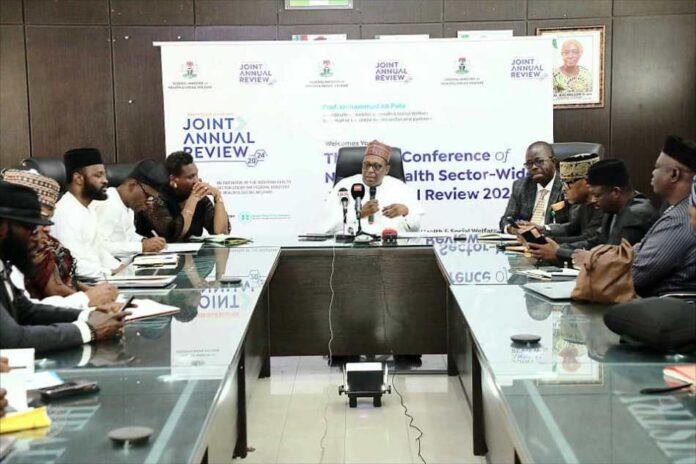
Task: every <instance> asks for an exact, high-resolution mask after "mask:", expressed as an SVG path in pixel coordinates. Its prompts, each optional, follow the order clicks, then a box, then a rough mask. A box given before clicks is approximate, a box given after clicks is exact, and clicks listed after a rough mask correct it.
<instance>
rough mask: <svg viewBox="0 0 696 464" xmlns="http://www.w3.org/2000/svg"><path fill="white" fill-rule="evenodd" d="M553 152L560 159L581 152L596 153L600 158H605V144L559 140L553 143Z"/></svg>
mask: <svg viewBox="0 0 696 464" xmlns="http://www.w3.org/2000/svg"><path fill="white" fill-rule="evenodd" d="M551 146H552V147H553V153H554V154H555V155H556V159H557V160H558V161H561V160H564V159H566V158H568V157H569V156H573V155H577V154H579V153H596V154H598V155H599V158H600V159H604V145H602V144H601V143H592V142H559V143H552V144H551Z"/></svg>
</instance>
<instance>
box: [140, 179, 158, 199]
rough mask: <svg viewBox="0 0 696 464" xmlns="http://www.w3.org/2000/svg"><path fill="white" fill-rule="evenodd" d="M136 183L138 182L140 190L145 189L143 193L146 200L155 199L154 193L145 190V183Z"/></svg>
mask: <svg viewBox="0 0 696 464" xmlns="http://www.w3.org/2000/svg"><path fill="white" fill-rule="evenodd" d="M136 183H137V184H138V187H140V190H142V191H143V195H145V201H147V202H153V201H155V197H154V195H150V194H149V193H147V190H145V187H143V184H141V183H140V182H136Z"/></svg>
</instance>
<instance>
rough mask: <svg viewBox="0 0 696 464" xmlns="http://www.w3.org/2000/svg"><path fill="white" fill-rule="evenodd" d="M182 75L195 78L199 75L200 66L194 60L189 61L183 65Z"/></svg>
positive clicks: (186, 77) (185, 77)
mask: <svg viewBox="0 0 696 464" xmlns="http://www.w3.org/2000/svg"><path fill="white" fill-rule="evenodd" d="M181 71H182V72H181V77H183V78H184V79H195V78H196V77H198V66H196V63H194V62H193V61H187V62H186V64H184V65H182V66H181Z"/></svg>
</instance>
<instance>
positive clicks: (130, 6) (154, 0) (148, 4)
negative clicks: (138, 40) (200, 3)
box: [111, 0, 194, 26]
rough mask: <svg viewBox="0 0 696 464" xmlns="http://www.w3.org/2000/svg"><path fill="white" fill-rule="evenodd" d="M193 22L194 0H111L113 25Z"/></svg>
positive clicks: (155, 24) (156, 24)
mask: <svg viewBox="0 0 696 464" xmlns="http://www.w3.org/2000/svg"><path fill="white" fill-rule="evenodd" d="M193 22H194V21H193V0H111V24H113V25H119V26H126V25H138V26H149V25H153V26H167V25H168V26H176V25H189V24H193Z"/></svg>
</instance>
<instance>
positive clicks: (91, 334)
mask: <svg viewBox="0 0 696 464" xmlns="http://www.w3.org/2000/svg"><path fill="white" fill-rule="evenodd" d="M85 324H87V327H88V328H89V342H90V343H94V342H95V341H96V340H97V331H96V330H94V327H92V324H90V323H89V322H85Z"/></svg>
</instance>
